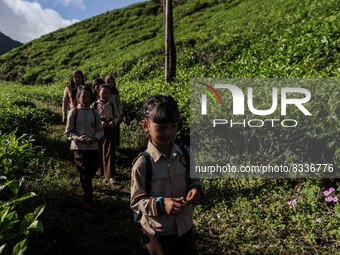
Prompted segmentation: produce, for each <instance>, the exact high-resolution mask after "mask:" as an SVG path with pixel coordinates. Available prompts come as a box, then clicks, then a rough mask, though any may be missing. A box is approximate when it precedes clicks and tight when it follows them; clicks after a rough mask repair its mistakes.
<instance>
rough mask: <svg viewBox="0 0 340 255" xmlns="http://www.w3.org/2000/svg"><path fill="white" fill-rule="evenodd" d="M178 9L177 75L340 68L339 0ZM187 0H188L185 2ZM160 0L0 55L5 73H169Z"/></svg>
mask: <svg viewBox="0 0 340 255" xmlns="http://www.w3.org/2000/svg"><path fill="white" fill-rule="evenodd" d="M181 2H182V4H179V5H176V8H175V10H174V23H175V39H176V45H177V52H178V67H179V68H178V80H179V81H183V80H184V81H188V80H189V79H190V78H192V77H195V76H200V77H202V76H210V77H211V76H220V77H221V76H223V77H240V76H241V77H254V76H256V77H264V76H265V77H320V76H321V77H324V76H339V72H340V70H339V59H340V58H339V52H340V51H339V47H340V46H339V45H340V41H339V40H340V37H339V25H338V23H337V21H338V20H339V15H340V7H339V5H338V1H336V0H330V1H326V0H322V1H312V0H306V1H294V0H288V1H282V0H273V1H268V0H260V1H252V0H229V1H219V0H204V1H203V0H192V1H181ZM183 2H184V3H183ZM162 54H163V29H162V13H161V6H160V4H159V3H158V1H151V2H146V3H140V4H136V5H133V6H130V7H127V8H124V9H119V10H114V11H111V12H107V13H105V14H102V15H99V16H96V17H94V18H91V19H88V20H85V21H83V22H80V23H77V24H74V25H72V26H70V27H68V28H65V29H60V30H58V31H57V32H54V33H51V34H48V35H45V36H43V37H41V38H39V39H36V40H33V41H32V42H29V43H27V44H25V45H23V46H22V47H20V48H18V49H15V50H13V51H11V52H9V53H7V54H5V55H4V56H1V58H0V78H2V79H5V80H15V81H19V82H22V83H24V84H34V83H41V84H46V83H53V82H56V81H64V82H66V80H67V79H68V77H69V75H70V73H71V70H73V69H75V68H80V69H82V70H83V71H84V72H85V74H86V75H87V78H89V79H93V78H95V77H97V76H99V75H104V74H106V73H112V74H114V75H115V76H116V77H117V78H118V79H119V81H120V82H119V84H120V85H121V86H123V87H124V86H125V85H128V83H130V82H133V81H145V82H147V81H150V80H151V79H155V78H156V79H157V80H158V81H161V80H162V78H163V62H164V61H163V55H162Z"/></svg>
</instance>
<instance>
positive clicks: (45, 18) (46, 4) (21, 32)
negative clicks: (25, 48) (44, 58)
mask: <svg viewBox="0 0 340 255" xmlns="http://www.w3.org/2000/svg"><path fill="white" fill-rule="evenodd" d="M145 1H146V0H0V31H1V32H2V33H4V34H5V35H7V36H9V37H11V38H12V39H14V40H17V41H19V42H22V43H26V42H29V41H31V40H33V39H35V38H38V37H40V36H42V35H44V34H48V33H50V32H53V31H55V30H57V29H59V28H62V27H66V26H69V25H71V24H73V23H75V22H79V21H82V20H84V19H88V18H91V17H93V16H96V15H99V14H101V13H103V12H106V11H111V10H113V9H118V8H122V7H125V6H128V5H131V4H134V3H139V2H145Z"/></svg>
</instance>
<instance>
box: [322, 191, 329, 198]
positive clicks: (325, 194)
mask: <svg viewBox="0 0 340 255" xmlns="http://www.w3.org/2000/svg"><path fill="white" fill-rule="evenodd" d="M322 194H323V195H324V196H325V197H328V196H329V194H330V193H329V192H328V190H325V191H324V192H322Z"/></svg>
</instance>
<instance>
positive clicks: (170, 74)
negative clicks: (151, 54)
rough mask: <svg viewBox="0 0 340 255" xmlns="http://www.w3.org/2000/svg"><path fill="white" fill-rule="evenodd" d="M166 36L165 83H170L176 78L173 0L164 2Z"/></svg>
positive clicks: (164, 0)
mask: <svg viewBox="0 0 340 255" xmlns="http://www.w3.org/2000/svg"><path fill="white" fill-rule="evenodd" d="M163 12H164V16H163V18H164V34H165V82H167V83H170V82H171V81H173V80H174V78H175V77H176V47H175V39H174V28H173V17H172V0H163Z"/></svg>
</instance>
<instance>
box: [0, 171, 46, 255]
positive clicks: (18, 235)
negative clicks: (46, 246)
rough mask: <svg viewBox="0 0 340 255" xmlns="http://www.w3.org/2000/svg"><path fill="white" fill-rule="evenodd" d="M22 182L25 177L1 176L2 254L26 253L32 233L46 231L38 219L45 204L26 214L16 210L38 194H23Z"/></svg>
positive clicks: (0, 230)
mask: <svg viewBox="0 0 340 255" xmlns="http://www.w3.org/2000/svg"><path fill="white" fill-rule="evenodd" d="M22 184H23V179H21V180H20V181H9V180H7V179H6V177H4V176H1V178H0V254H4V255H7V254H11V255H18V254H20V255H22V254H24V252H25V251H26V249H27V246H28V240H27V239H28V237H29V235H30V233H31V232H32V231H35V232H39V233H43V231H44V227H43V224H42V223H41V222H40V221H39V220H38V217H39V216H40V215H41V214H42V212H43V211H44V207H45V206H44V205H41V206H39V207H37V208H36V209H35V210H34V212H31V213H27V214H25V215H22V214H20V213H19V212H18V211H17V210H16V208H17V206H18V205H20V204H21V203H23V202H25V201H26V200H28V199H31V198H33V197H35V196H36V194H35V193H33V192H30V193H27V194H22V193H21V189H22Z"/></svg>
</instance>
